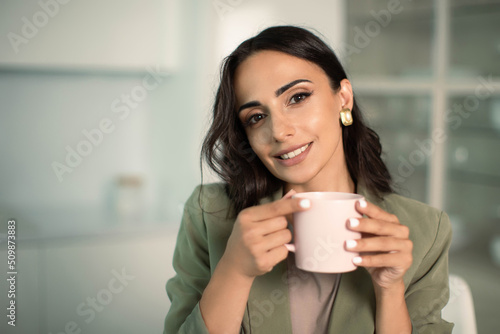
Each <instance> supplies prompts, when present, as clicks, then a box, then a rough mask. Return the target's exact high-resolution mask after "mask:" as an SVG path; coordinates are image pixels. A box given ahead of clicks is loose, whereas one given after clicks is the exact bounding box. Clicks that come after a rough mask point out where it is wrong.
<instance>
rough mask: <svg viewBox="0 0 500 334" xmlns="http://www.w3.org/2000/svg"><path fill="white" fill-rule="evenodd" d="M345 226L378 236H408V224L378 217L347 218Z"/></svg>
mask: <svg viewBox="0 0 500 334" xmlns="http://www.w3.org/2000/svg"><path fill="white" fill-rule="evenodd" d="M347 228H348V229H350V230H352V231H356V232H362V233H369V234H373V235H379V236H393V237H396V238H400V239H408V237H409V236H410V229H409V228H408V226H406V225H402V224H396V223H391V222H388V221H383V220H378V219H370V218H349V219H348V221H347Z"/></svg>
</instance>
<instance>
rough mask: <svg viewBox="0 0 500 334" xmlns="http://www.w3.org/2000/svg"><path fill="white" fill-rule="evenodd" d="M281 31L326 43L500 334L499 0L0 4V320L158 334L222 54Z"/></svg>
mask: <svg viewBox="0 0 500 334" xmlns="http://www.w3.org/2000/svg"><path fill="white" fill-rule="evenodd" d="M278 24H296V25H300V26H304V27H308V28H311V29H313V30H315V31H317V32H318V33H319V34H321V36H322V38H323V39H324V40H325V41H326V42H327V43H328V44H329V45H331V46H332V48H333V49H334V50H335V51H336V52H337V54H338V55H339V57H340V58H341V60H342V62H343V64H344V65H345V66H346V69H347V71H348V75H349V77H350V79H351V81H352V83H353V87H354V90H355V94H356V98H357V99H358V101H359V102H360V104H361V107H362V109H363V110H364V112H365V114H366V117H367V118H368V120H369V123H370V124H371V126H372V127H373V128H374V129H376V131H378V133H379V134H380V137H381V140H382V143H383V147H384V157H385V159H386V161H387V163H388V165H389V167H390V170H391V172H392V173H393V176H394V179H395V181H396V183H397V190H398V192H399V193H401V194H403V195H405V196H408V197H412V198H415V199H417V200H419V201H423V202H426V203H428V204H430V205H432V206H435V207H438V208H442V209H444V210H446V211H447V212H448V214H449V215H450V217H451V220H452V224H453V229H454V236H453V238H454V239H453V243H452V249H451V252H450V271H451V272H452V273H455V274H457V275H460V276H462V277H463V278H465V279H466V281H467V282H468V283H469V285H470V288H471V291H472V295H473V299H474V304H475V312H476V318H477V327H478V332H479V333H496V331H497V330H498V327H499V326H500V319H499V317H498V309H499V306H500V154H499V152H500V67H499V65H498V64H499V63H500V62H499V61H500V34H499V32H500V1H498V0H444V1H439V2H438V1H430V0H420V1H410V0H400V1H396V0H389V1H383V0H370V1H363V2H359V1H342V0H336V1H331V0H328V1H327V0H318V1H310V2H307V3H304V2H303V1H295V0H287V1H285V0H277V1H264V0H182V1H181V0H147V1H141V0H124V1H118V0H108V1H96V0H87V1H78V0H39V1H31V0H30V1H28V0H18V1H16V0H0V35H1V36H2V38H1V39H0V101H1V104H0V153H1V155H0V157H1V158H0V159H1V160H0V161H1V162H0V234H1V235H0V236H1V239H0V263H1V265H0V268H1V271H0V305H3V306H6V305H8V303H9V301H10V299H8V297H7V291H8V288H9V286H8V284H7V280H6V279H7V277H8V276H7V272H8V271H9V270H8V267H7V242H6V239H7V233H8V232H7V231H8V229H7V222H8V221H9V220H10V219H15V221H16V268H15V269H16V271H17V277H16V305H17V309H16V327H15V328H14V327H12V326H9V325H7V321H6V317H5V315H4V316H3V320H2V321H1V322H0V332H2V333H71V332H77V330H78V329H79V330H81V332H82V333H136V332H147V333H153V332H161V331H162V328H163V318H164V316H165V314H166V312H167V311H168V307H169V301H168V298H167V296H166V293H165V290H164V285H165V282H166V281H167V279H168V278H169V277H170V276H172V275H173V272H172V269H171V258H172V251H173V246H174V243H175V237H176V233H177V228H178V226H179V223H180V218H181V214H182V208H183V203H184V201H185V200H186V199H187V197H188V196H189V194H190V193H191V191H192V190H193V188H194V187H195V186H196V185H197V184H199V183H200V181H201V178H200V164H199V150H200V144H201V140H202V138H203V134H204V131H205V130H206V128H207V124H208V122H209V120H210V106H211V104H212V101H213V95H214V91H215V89H216V87H217V82H218V66H219V64H220V62H221V60H222V58H223V57H224V56H225V55H227V54H228V53H229V52H230V51H231V50H232V49H234V48H235V47H236V46H237V45H238V44H239V43H240V42H241V41H242V40H244V39H246V38H248V37H250V36H252V35H254V34H256V33H257V32H259V31H260V30H262V29H263V28H266V27H268V26H271V25H278ZM211 180H213V177H211V176H210V175H208V174H206V175H204V181H207V182H208V181H211ZM3 306H2V307H3ZM4 310H5V309H4ZM4 312H5V311H3V312H2V314H4Z"/></svg>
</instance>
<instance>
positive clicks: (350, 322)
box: [165, 26, 453, 333]
mask: <svg viewBox="0 0 500 334" xmlns="http://www.w3.org/2000/svg"><path fill="white" fill-rule="evenodd" d="M202 151H203V152H202V153H203V155H204V157H205V158H206V160H207V162H208V164H209V166H211V167H212V168H213V169H214V170H215V171H216V172H217V173H218V174H219V175H220V177H221V178H222V180H223V181H224V183H221V184H210V185H203V186H201V187H198V188H197V189H196V190H195V191H194V193H193V195H192V196H191V198H190V199H189V200H188V202H187V203H186V207H185V211H184V217H183V220H182V224H181V227H180V231H179V235H178V239H177V246H176V250H175V254H174V260H173V263H174V268H175V270H176V272H177V275H176V276H175V277H174V278H172V279H171V280H169V281H168V283H167V293H168V296H169V298H170V299H171V301H172V306H171V308H170V311H169V313H168V315H167V317H166V320H165V331H166V333H240V332H243V333H292V332H293V333H373V332H374V331H376V332H377V333H411V332H422V333H424V332H429V333H449V332H451V328H452V327H453V325H452V324H449V323H447V322H445V321H444V320H442V319H441V313H440V312H441V309H442V308H443V306H444V305H445V304H446V303H447V301H448V255H447V252H448V247H449V244H450V241H451V229H450V223H449V220H448V217H447V216H446V214H444V213H443V212H440V211H438V210H436V209H433V208H430V207H428V206H426V205H424V204H422V203H418V202H416V201H413V200H410V199H406V198H403V197H401V196H399V195H396V194H394V193H393V191H392V188H391V183H390V182H391V179H390V175H389V172H388V170H387V168H386V166H385V164H384V163H383V162H382V160H381V158H380V154H381V151H382V149H381V146H380V142H379V139H378V136H377V135H376V134H375V133H374V132H373V131H372V130H371V129H369V128H368V127H366V126H365V125H364V122H363V118H362V115H361V113H360V110H359V108H358V106H357V105H356V102H355V100H354V96H353V93H352V88H351V84H350V82H349V81H348V80H347V77H346V74H345V71H344V70H343V68H342V66H341V64H340V63H339V61H338V59H337V57H336V56H335V54H334V53H333V52H332V51H331V49H329V48H328V47H327V46H326V45H325V44H324V43H323V42H322V41H321V40H320V39H319V38H317V37H316V36H315V35H313V34H312V33H310V32H308V31H307V30H304V29H302V28H297V27H291V26H281V27H271V28H268V29H266V30H264V31H262V32H261V33H260V34H259V35H257V36H255V37H253V38H251V39H249V40H247V41H245V42H243V43H242V44H241V45H239V46H238V48H237V49H236V50H235V51H234V52H233V53H232V54H231V55H230V56H228V57H227V58H226V60H225V62H224V64H223V68H222V73H221V83H220V87H219V89H218V92H217V95H216V100H215V104H214V118H213V122H212V125H211V128H210V129H209V131H208V134H207V136H206V138H205V142H204V145H203V149H202ZM305 191H340V192H350V193H360V194H362V195H364V197H365V198H366V199H367V201H361V202H359V203H357V205H356V209H357V210H358V211H359V212H360V213H361V214H363V215H364V216H363V217H364V218H361V219H358V220H356V219H352V220H350V221H349V223H348V224H347V225H348V228H350V229H352V230H354V231H358V232H361V233H362V236H363V237H362V238H361V239H359V240H355V241H354V242H349V243H348V244H347V243H346V245H345V247H346V249H347V250H349V251H356V252H360V255H361V256H359V257H356V258H355V260H353V261H354V262H355V264H356V265H357V266H359V268H358V269H357V270H355V271H353V272H350V273H345V274H342V275H340V274H315V273H307V272H302V271H300V270H299V269H297V268H296V267H295V266H294V262H293V255H292V254H289V253H288V251H287V249H286V247H285V246H284V244H285V243H288V242H290V241H291V238H292V235H291V233H290V230H289V229H288V228H287V227H288V223H290V220H291V214H292V213H294V212H298V211H301V210H308V208H309V207H310V203H309V202H308V201H307V200H302V201H301V200H300V199H296V198H292V197H291V196H292V195H293V194H294V193H296V192H305Z"/></svg>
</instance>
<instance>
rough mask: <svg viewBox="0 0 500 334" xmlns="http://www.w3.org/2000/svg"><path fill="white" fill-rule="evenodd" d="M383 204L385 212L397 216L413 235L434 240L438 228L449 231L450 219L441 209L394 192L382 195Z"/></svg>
mask: <svg viewBox="0 0 500 334" xmlns="http://www.w3.org/2000/svg"><path fill="white" fill-rule="evenodd" d="M383 205H384V206H385V208H386V211H387V212H390V213H392V214H394V215H396V216H397V217H398V219H399V221H400V222H401V224H404V225H406V226H408V227H409V228H410V231H412V232H413V234H414V235H415V236H416V235H418V236H420V237H428V238H429V239H432V240H434V238H435V237H436V235H437V234H438V230H441V231H442V232H444V233H445V234H448V233H451V224H450V220H449V218H448V215H447V214H446V212H444V211H443V210H440V209H437V208H434V207H432V206H430V205H428V204H425V203H422V202H419V201H417V200H414V199H411V198H408V197H405V196H402V195H399V194H396V193H392V194H388V195H386V196H384V198H383Z"/></svg>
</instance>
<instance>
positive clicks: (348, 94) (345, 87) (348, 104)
mask: <svg viewBox="0 0 500 334" xmlns="http://www.w3.org/2000/svg"><path fill="white" fill-rule="evenodd" d="M338 94H339V97H340V103H341V104H342V107H343V108H348V109H350V110H352V106H353V104H354V98H353V94H352V86H351V83H350V82H349V80H347V79H343V80H342V81H341V82H340V89H339V92H338Z"/></svg>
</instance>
